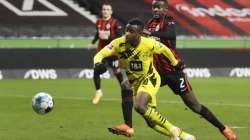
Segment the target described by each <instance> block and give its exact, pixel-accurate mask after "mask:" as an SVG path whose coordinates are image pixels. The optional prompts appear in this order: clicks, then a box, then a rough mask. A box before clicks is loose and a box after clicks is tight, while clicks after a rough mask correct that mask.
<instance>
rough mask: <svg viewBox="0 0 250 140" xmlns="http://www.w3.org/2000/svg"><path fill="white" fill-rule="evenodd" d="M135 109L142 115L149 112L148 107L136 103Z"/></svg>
mask: <svg viewBox="0 0 250 140" xmlns="http://www.w3.org/2000/svg"><path fill="white" fill-rule="evenodd" d="M134 108H135V111H136V112H138V113H139V114H142V115H143V114H145V112H146V111H147V106H145V105H142V104H138V103H135V106H134Z"/></svg>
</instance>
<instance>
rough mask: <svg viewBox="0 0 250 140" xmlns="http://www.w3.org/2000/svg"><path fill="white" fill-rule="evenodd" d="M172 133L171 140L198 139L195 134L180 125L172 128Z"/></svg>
mask: <svg viewBox="0 0 250 140" xmlns="http://www.w3.org/2000/svg"><path fill="white" fill-rule="evenodd" d="M170 133H171V135H172V136H171V137H170V139H171V140H196V138H195V137H194V136H193V135H191V134H189V133H187V132H185V131H182V130H181V129H180V128H178V127H173V128H172V129H170Z"/></svg>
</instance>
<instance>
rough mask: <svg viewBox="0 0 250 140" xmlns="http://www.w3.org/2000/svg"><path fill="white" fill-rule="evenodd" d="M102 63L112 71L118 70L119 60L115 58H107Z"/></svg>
mask: <svg viewBox="0 0 250 140" xmlns="http://www.w3.org/2000/svg"><path fill="white" fill-rule="evenodd" d="M102 62H103V63H104V64H105V65H106V66H107V67H110V68H112V69H118V68H119V60H118V58H117V57H116V56H112V57H107V58H105V59H103V60H102Z"/></svg>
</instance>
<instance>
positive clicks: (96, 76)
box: [94, 71, 101, 90]
mask: <svg viewBox="0 0 250 140" xmlns="http://www.w3.org/2000/svg"><path fill="white" fill-rule="evenodd" d="M94 83H95V89H96V90H98V89H100V88H101V78H100V74H99V73H98V72H96V71H94Z"/></svg>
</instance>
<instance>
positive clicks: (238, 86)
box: [0, 78, 250, 140]
mask: <svg viewBox="0 0 250 140" xmlns="http://www.w3.org/2000/svg"><path fill="white" fill-rule="evenodd" d="M190 82H191V84H192V86H193V89H194V92H195V93H196V96H197V97H198V98H199V100H200V101H201V102H202V103H203V104H205V105H206V106H207V107H208V108H210V109H211V110H212V111H213V112H214V113H215V114H216V115H217V116H218V118H220V120H222V121H223V122H224V123H225V124H227V125H229V126H231V127H233V130H234V131H235V132H236V133H237V135H238V137H239V139H240V140H247V139H248V138H250V133H249V132H250V119H249V118H250V90H249V89H250V81H249V79H247V78H242V79H236V78H211V79H190ZM103 90H104V94H105V96H104V98H103V100H102V102H101V103H100V104H98V105H92V103H91V98H92V96H93V95H94V88H93V83H92V80H73V79H72V80H2V81H0V91H1V92H0V110H1V112H0V139H1V140H45V139H47V140H128V138H125V137H122V136H116V135H112V134H110V133H109V132H108V131H107V127H110V126H113V125H116V124H119V123H122V113H121V107H120V92H119V85H118V82H117V81H116V80H114V79H113V80H104V81H103ZM41 91H44V92H48V93H50V94H51V95H52V96H53V97H54V99H55V108H54V110H53V111H52V112H50V113H49V114H47V115H43V116H41V115H38V114H36V113H35V112H34V111H33V110H32V107H31V98H32V96H33V95H34V94H35V93H37V92H41ZM158 110H159V111H160V112H161V113H162V114H164V115H165V116H167V118H168V120H170V121H171V122H173V123H174V124H176V125H178V126H180V127H182V128H183V129H184V130H186V131H188V132H190V133H192V134H194V135H195V136H196V137H197V140H226V139H225V138H224V137H223V136H222V135H221V134H220V133H219V132H218V130H217V129H216V128H214V127H213V126H212V125H210V124H209V123H207V122H206V121H205V120H204V119H202V118H200V117H199V116H198V115H196V114H194V113H192V112H191V111H190V110H189V109H187V108H186V107H185V106H184V105H183V103H182V101H181V100H180V98H179V97H178V96H175V95H173V94H172V93H171V91H170V90H169V89H168V88H167V87H162V88H161V89H160V92H159V93H158ZM133 118H134V128H135V132H136V133H135V137H133V138H131V139H132V140H168V138H166V137H165V136H162V135H160V134H158V133H156V132H154V131H153V130H151V129H149V128H147V127H146V124H145V122H144V121H143V119H142V118H141V117H140V116H139V115H138V114H137V113H136V112H134V113H133Z"/></svg>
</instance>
